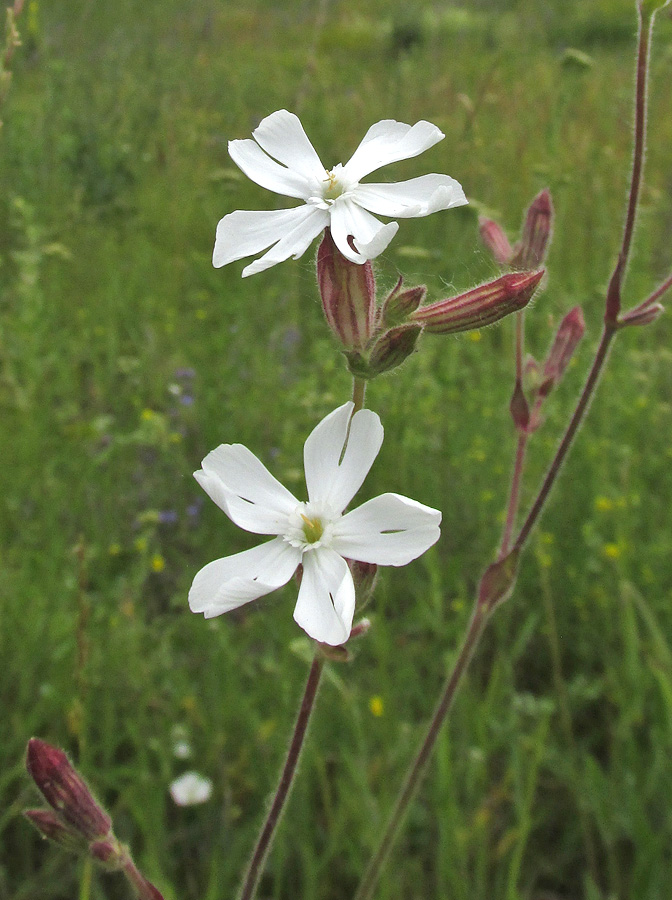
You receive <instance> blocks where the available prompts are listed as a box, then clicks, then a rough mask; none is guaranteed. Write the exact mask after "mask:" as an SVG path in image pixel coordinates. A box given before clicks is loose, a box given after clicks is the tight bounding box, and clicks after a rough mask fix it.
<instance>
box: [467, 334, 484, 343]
mask: <svg viewBox="0 0 672 900" xmlns="http://www.w3.org/2000/svg"><path fill="white" fill-rule="evenodd" d="M482 337H483V335H482V334H481V332H480V331H470V332H469V340H470V341H473V342H474V344H477V343H478V342H479V341H480V339H481V338H482Z"/></svg>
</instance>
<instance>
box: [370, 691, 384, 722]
mask: <svg viewBox="0 0 672 900" xmlns="http://www.w3.org/2000/svg"><path fill="white" fill-rule="evenodd" d="M369 710H370V712H371V715H372V716H375V717H376V718H377V719H379V718H380V717H381V716H382V715H383V713H384V712H385V707H384V706H383V698H382V697H379V696H378V695H376V696H375V697H371V699H370V700H369Z"/></svg>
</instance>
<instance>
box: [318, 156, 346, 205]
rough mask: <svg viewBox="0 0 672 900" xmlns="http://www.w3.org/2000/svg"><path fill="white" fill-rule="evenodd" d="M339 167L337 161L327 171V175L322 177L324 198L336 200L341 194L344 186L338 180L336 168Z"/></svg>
mask: <svg viewBox="0 0 672 900" xmlns="http://www.w3.org/2000/svg"><path fill="white" fill-rule="evenodd" d="M340 168H341V165H340V163H339V165H337V166H336V168H334V169H332V170H331V171H330V172H327V177H326V178H325V179H323V181H322V184H323V185H324V187H323V188H322V198H323V199H324V200H337V199H338V198H339V197H340V196H341V195H342V194H343V192H344V190H345V186H344V185H343V184H342V183H341V182H340V181H339V180H338V174H339V173H338V170H339V169H340Z"/></svg>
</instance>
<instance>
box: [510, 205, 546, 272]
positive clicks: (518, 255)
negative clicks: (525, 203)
mask: <svg viewBox="0 0 672 900" xmlns="http://www.w3.org/2000/svg"><path fill="white" fill-rule="evenodd" d="M552 230H553V202H552V201H551V194H550V192H549V191H548V190H547V189H544V190H543V191H541V192H540V193H539V194H537V196H536V197H535V198H534V200H533V201H532V203H531V204H530V207H529V209H528V210H527V215H526V216H525V222H524V224H523V235H522V239H521V240H520V241H519V242H518V243H517V244H516V246H515V248H514V253H513V256H512V258H511V259H510V264H511V266H512V267H513V268H515V269H536V268H538V267H539V266H540V265H541V264H542V262H543V261H544V258H545V256H546V250H547V248H548V244H549V242H550V239H551V233H552Z"/></svg>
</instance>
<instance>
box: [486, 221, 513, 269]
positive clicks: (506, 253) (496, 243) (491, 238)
mask: <svg viewBox="0 0 672 900" xmlns="http://www.w3.org/2000/svg"><path fill="white" fill-rule="evenodd" d="M478 230H479V232H480V234H481V240H482V241H483V243H484V244H485V246H486V247H487V248H488V250H489V251H490V252H491V253H492V255H493V256H494V258H495V261H496V262H498V263H499V264H500V266H507V265H508V264H509V262H510V260H511V257H512V256H513V248H512V247H511V244H510V243H509V239H508V238H507V236H506V235H505V234H504V232H503V230H502V229H501V227H500V226H499V225H498V224H497V222H495V221H493V220H492V219H486V218H484V217H483V216H481V217H480V218H479V220H478Z"/></svg>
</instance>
